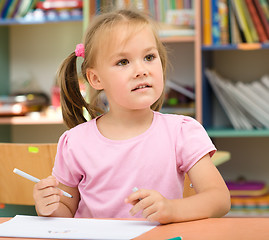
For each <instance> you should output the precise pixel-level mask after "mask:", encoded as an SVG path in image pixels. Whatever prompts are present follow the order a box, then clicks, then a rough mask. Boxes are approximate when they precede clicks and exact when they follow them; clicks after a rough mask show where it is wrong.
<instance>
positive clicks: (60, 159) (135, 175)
mask: <svg viewBox="0 0 269 240" xmlns="http://www.w3.org/2000/svg"><path fill="white" fill-rule="evenodd" d="M215 151H216V149H215V147H214V145H213V144H212V142H211V140H210V138H209V137H208V135H207V133H206V131H205V130H204V128H203V127H202V126H201V124H200V123H198V122H197V121H196V120H194V119H193V118H191V117H186V116H180V115H172V114H162V113H159V112H154V118H153V122H152V124H151V126H150V128H149V129H148V130H147V131H145V132H144V133H142V134H140V135H138V136H136V137H133V138H131V139H127V140H110V139H108V138H106V137H104V136H103V135H102V134H101V133H100V132H99V131H98V128H97V125H96V119H93V120H91V121H89V122H86V123H83V124H80V125H78V126H76V127H74V128H72V129H70V130H69V131H66V132H65V133H64V134H63V135H62V136H61V138H60V140H59V143H58V150H57V155H56V160H55V165H54V168H53V175H54V176H55V177H56V178H57V179H58V180H59V181H60V182H61V183H63V184H65V185H67V186H70V187H78V190H79V192H80V198H81V199H80V202H79V206H78V209H77V212H76V214H75V217H94V218H128V217H131V216H130V215H129V210H130V209H131V207H132V206H131V205H129V204H126V203H125V202H124V199H125V198H126V197H127V196H128V195H129V194H131V193H132V189H133V188H134V187H137V188H145V189H154V190H156V191H158V192H160V193H161V194H162V195H163V196H164V197H166V198H168V199H175V198H182V194H183V185H184V174H185V173H186V172H188V171H189V169H190V168H191V167H192V166H193V165H194V164H195V163H196V162H197V161H198V160H199V159H201V158H202V157H203V156H204V155H205V154H207V153H210V155H211V156H212V155H213V154H214V152H215ZM136 217H141V215H140V214H137V215H136Z"/></svg>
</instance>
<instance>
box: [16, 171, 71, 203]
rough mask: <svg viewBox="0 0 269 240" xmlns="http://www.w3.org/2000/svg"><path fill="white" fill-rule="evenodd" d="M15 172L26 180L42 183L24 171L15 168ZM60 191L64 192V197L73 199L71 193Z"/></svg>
mask: <svg viewBox="0 0 269 240" xmlns="http://www.w3.org/2000/svg"><path fill="white" fill-rule="evenodd" d="M13 172H14V173H16V174H18V175H20V176H21V177H24V178H26V179H28V180H30V181H32V182H35V183H38V182H39V181H40V179H38V178H36V177H33V176H31V175H30V174H28V173H25V172H23V171H21V170H19V169H17V168H14V170H13ZM60 190H61V191H62V192H63V195H64V196H66V197H70V198H72V197H73V196H72V195H71V194H69V193H67V192H65V191H63V190H62V189H60Z"/></svg>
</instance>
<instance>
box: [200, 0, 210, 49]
mask: <svg viewBox="0 0 269 240" xmlns="http://www.w3.org/2000/svg"><path fill="white" fill-rule="evenodd" d="M202 7H203V43H204V45H212V25H211V19H212V18H211V0H204V1H203V5H202Z"/></svg>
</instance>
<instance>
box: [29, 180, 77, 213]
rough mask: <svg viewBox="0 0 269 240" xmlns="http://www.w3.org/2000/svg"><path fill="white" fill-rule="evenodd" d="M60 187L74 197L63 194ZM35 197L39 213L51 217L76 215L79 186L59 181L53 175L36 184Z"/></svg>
mask: <svg viewBox="0 0 269 240" xmlns="http://www.w3.org/2000/svg"><path fill="white" fill-rule="evenodd" d="M60 189H62V190H63V191H66V192H68V193H70V194H71V195H72V196H73V197H72V198H69V197H65V196H63V194H62V191H61V190H60ZM33 197H34V200H35V208H36V212H37V214H38V215H39V216H50V217H74V215H75V213H76V210H77V207H78V202H79V198H80V196H79V191H78V189H77V188H72V187H68V186H66V185H64V184H62V183H59V182H58V181H57V180H56V178H55V177H53V176H49V177H48V178H46V179H42V180H41V181H40V182H38V183H37V184H35V186H34V192H33Z"/></svg>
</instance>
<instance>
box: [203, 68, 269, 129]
mask: <svg viewBox="0 0 269 240" xmlns="http://www.w3.org/2000/svg"><path fill="white" fill-rule="evenodd" d="M205 74H206V76H207V79H208V81H209V83H210V85H211V87H212V89H213V92H214V93H215V96H216V98H217V99H218V100H219V102H220V104H221V106H222V107H223V109H224V111H225V112H226V114H227V116H228V118H229V120H230V122H231V124H232V126H233V127H234V129H237V130H240V129H241V130H252V129H264V128H269V104H268V102H269V75H265V76H263V77H262V78H261V79H260V80H258V81H252V82H250V83H244V82H241V81H237V82H232V81H231V80H229V79H225V78H223V77H222V76H221V75H219V74H218V73H217V72H216V71H214V70H209V69H206V71H205Z"/></svg>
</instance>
